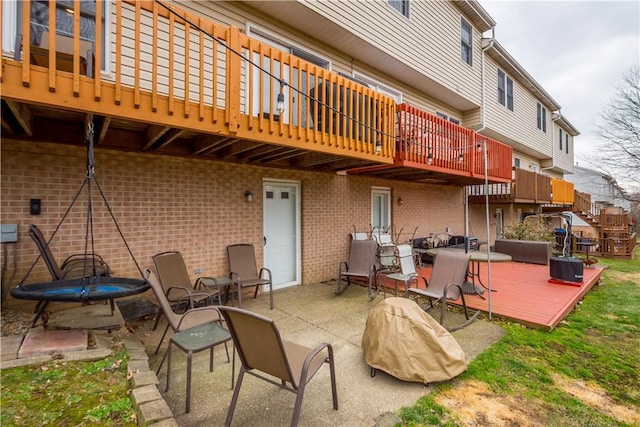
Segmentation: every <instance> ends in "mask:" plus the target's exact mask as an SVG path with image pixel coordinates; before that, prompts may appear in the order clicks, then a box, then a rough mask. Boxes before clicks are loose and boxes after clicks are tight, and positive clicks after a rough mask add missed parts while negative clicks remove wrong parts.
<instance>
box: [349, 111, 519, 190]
mask: <svg viewBox="0 0 640 427" xmlns="http://www.w3.org/2000/svg"><path fill="white" fill-rule="evenodd" d="M396 121H397V139H396V144H397V145H396V155H395V159H394V163H393V165H380V166H374V167H369V168H362V169H360V170H358V171H350V172H353V173H355V172H358V173H368V174H373V175H376V176H381V177H386V178H400V179H406V180H411V181H416V182H429V183H436V184H454V185H470V184H479V183H481V182H484V180H485V163H484V147H485V144H486V150H487V151H486V153H487V168H486V172H487V177H488V180H489V182H491V183H505V182H510V181H511V157H512V149H511V147H510V146H508V145H506V144H502V143H500V142H498V141H495V140H493V139H491V138H488V137H486V136H484V135H480V134H477V133H476V132H475V131H473V130H472V129H467V128H464V127H462V126H459V125H456V124H454V123H451V122H449V121H447V120H444V119H441V118H439V117H437V116H435V115H433V114H430V113H428V112H426V111H423V110H421V109H419V108H417V107H414V106H411V105H409V104H400V105H398V108H397V120H396Z"/></svg>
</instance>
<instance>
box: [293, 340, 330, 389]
mask: <svg viewBox="0 0 640 427" xmlns="http://www.w3.org/2000/svg"><path fill="white" fill-rule="evenodd" d="M325 348H326V349H327V351H328V352H329V356H328V357H326V358H325V362H326V361H327V360H331V359H333V347H332V346H331V344H328V343H324V342H323V343H320V344H318V345H317V346H316V348H314V349H313V350H311V351H310V352H309V353H307V356H306V357H305V358H304V363H303V364H302V373H301V375H300V384H306V383H307V381H308V378H307V375H308V372H309V366H310V365H311V361H312V360H313V359H314V358H315V357H316V356H317V355H318V353H320V352H321V351H322V350H324V349H325ZM312 376H313V375H312Z"/></svg>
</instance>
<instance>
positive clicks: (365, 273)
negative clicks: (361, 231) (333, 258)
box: [336, 240, 378, 298]
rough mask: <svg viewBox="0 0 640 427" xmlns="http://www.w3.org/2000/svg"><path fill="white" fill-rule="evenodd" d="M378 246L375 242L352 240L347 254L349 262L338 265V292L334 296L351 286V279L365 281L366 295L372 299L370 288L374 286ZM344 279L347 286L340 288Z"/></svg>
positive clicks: (375, 283)
mask: <svg viewBox="0 0 640 427" xmlns="http://www.w3.org/2000/svg"><path fill="white" fill-rule="evenodd" d="M377 248H378V244H377V243H376V242H375V240H352V241H351V250H350V252H349V261H348V262H346V261H343V262H341V263H340V267H339V269H338V290H337V291H336V295H341V294H342V293H343V292H344V291H345V289H347V287H348V286H350V285H351V279H352V278H354V277H355V278H360V279H367V286H368V295H369V298H373V297H372V296H371V295H372V292H371V287H372V284H373V285H376V288H377V282H376V250H377ZM344 279H346V281H347V285H346V286H344V287H343V286H342V281H343V280H344Z"/></svg>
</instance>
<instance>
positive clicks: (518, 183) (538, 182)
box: [468, 168, 552, 204]
mask: <svg viewBox="0 0 640 427" xmlns="http://www.w3.org/2000/svg"><path fill="white" fill-rule="evenodd" d="M512 176H513V179H512V181H511V182H510V183H508V184H493V185H489V188H488V190H489V202H490V203H528V204H545V203H551V200H552V198H551V178H550V177H548V176H546V175H542V174H539V173H537V172H531V171H528V170H524V169H520V168H513V175H512ZM468 192H469V203H484V202H485V189H484V186H482V185H473V186H470V187H469V188H468Z"/></svg>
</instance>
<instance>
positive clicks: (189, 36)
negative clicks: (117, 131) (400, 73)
mask: <svg viewBox="0 0 640 427" xmlns="http://www.w3.org/2000/svg"><path fill="white" fill-rule="evenodd" d="M7 4H10V3H9V2H2V4H0V8H1V9H0V11H2V15H3V16H5V15H6V14H11V13H16V14H18V11H17V10H13V9H15V8H13V9H12V8H11V7H9V6H6V5H7ZM13 4H15V3H13ZM21 5H22V8H21V10H22V16H21V18H20V19H21V20H22V25H21V27H22V29H23V31H22V34H20V35H18V37H17V38H16V43H15V46H16V48H15V52H14V54H13V55H11V57H13V58H14V60H15V62H13V61H11V59H10V57H9V55H8V52H6V51H5V52H3V54H4V62H5V65H6V66H7V67H4V68H3V70H2V74H1V75H0V79H1V81H2V91H3V96H7V97H13V98H14V99H17V100H20V101H25V102H29V101H31V102H40V103H45V104H50V105H52V106H59V107H63V108H67V109H68V108H71V109H78V110H84V111H87V112H100V113H102V114H106V115H111V116H115V117H120V118H124V119H127V118H129V119H137V120H143V121H147V122H150V123H156V124H160V125H167V126H175V127H179V128H183V129H192V130H196V131H201V132H209V133H218V134H224V135H231V136H233V137H235V138H246V139H251V140H256V141H261V142H270V143H275V144H282V145H287V146H295V147H297V148H302V149H308V150H312V151H320V152H324V153H332V154H340V155H348V156H352V157H358V158H363V159H368V160H375V161H378V162H381V163H391V162H392V161H393V157H394V154H395V127H394V122H395V107H396V104H395V101H394V99H393V98H391V97H388V96H385V95H382V94H380V93H378V92H375V91H373V90H372V89H370V88H368V87H366V86H365V85H362V84H359V83H356V82H354V81H351V80H349V79H347V78H344V77H342V76H340V75H338V74H337V73H333V72H330V71H328V70H326V69H324V68H322V67H320V66H317V65H315V64H312V63H310V62H307V61H304V60H302V59H300V58H298V57H295V56H293V55H291V54H290V53H287V52H283V51H280V50H278V49H275V48H273V47H270V46H269V45H267V44H265V43H262V42H260V41H258V40H256V39H252V38H250V37H248V36H247V35H245V34H243V33H241V32H240V31H239V29H238V28H235V27H226V26H223V25H220V24H217V23H214V22H212V21H209V20H207V19H205V18H204V17H201V16H197V15H195V14H192V13H190V12H186V11H184V10H181V9H179V8H178V7H176V6H175V5H171V6H166V7H165V6H163V5H164V2H163V3H160V2H155V1H132V0H123V1H115V2H109V1H103V0H96V1H95V2H80V1H78V0H74V1H73V2H72V3H69V4H64V5H63V4H62V2H55V1H49V2H48V3H46V2H35V1H30V0H25V1H23V2H21ZM63 6H64V7H63ZM5 18H6V16H5ZM105 18H108V19H105ZM105 22H110V23H111V25H110V26H109V27H107V26H106V25H105ZM49 28H56V31H49ZM87 43H88V44H89V45H90V46H92V48H91V50H90V52H86V51H84V48H85V47H86V45H87ZM62 44H66V45H69V46H71V51H70V53H69V52H61V51H60V47H61V46H62ZM4 45H6V43H5V44H4ZM43 46H45V47H43ZM53 46H56V48H51V49H49V48H48V47H53ZM56 50H57V52H56ZM34 53H37V55H35V56H37V58H35V59H34ZM83 64H85V65H83ZM16 84H17V85H19V86H22V87H23V88H30V89H29V90H28V91H25V90H24V89H22V91H18V90H17V88H16V87H15V86H16ZM39 91H40V92H39ZM47 92H48V93H47ZM54 93H55V94H56V95H55V96H52V95H51V94H54Z"/></svg>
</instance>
